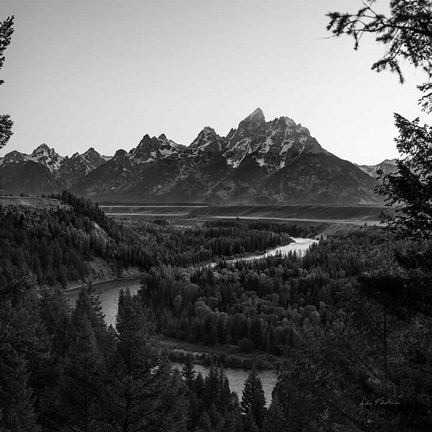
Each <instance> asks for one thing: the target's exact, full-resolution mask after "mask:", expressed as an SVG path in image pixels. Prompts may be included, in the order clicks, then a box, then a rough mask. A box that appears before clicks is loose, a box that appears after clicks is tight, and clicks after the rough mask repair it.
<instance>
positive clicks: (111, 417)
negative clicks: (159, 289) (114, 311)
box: [100, 290, 187, 432]
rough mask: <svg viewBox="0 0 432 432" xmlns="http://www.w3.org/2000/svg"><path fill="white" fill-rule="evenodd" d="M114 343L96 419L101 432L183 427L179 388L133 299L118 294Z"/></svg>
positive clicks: (138, 301) (176, 429) (177, 381)
mask: <svg viewBox="0 0 432 432" xmlns="http://www.w3.org/2000/svg"><path fill="white" fill-rule="evenodd" d="M116 328H117V333H118V338H117V341H116V344H115V348H114V350H113V352H112V356H111V358H110V359H109V364H108V366H107V372H106V374H105V380H104V390H103V392H102V393H103V403H102V409H101V411H100V419H101V421H103V422H104V424H105V427H104V430H106V431H116V432H118V431H121V432H132V431H133V432H139V431H146V432H153V431H155V432H156V431H160V432H162V431H180V430H182V429H183V428H184V425H185V412H186V408H187V407H186V406H185V401H184V398H183V394H184V391H185V388H184V385H183V384H182V382H181V378H180V376H179V374H178V373H175V372H172V371H171V368H170V364H169V362H168V359H167V357H166V355H165V354H164V353H163V351H162V349H161V347H160V345H159V343H158V342H157V340H156V338H155V336H154V334H153V332H152V330H153V329H152V326H151V324H150V323H149V322H148V321H147V320H146V318H145V316H144V313H143V307H142V304H141V302H140V299H139V298H138V297H134V298H133V299H132V297H131V295H130V292H129V290H127V291H126V292H123V291H121V292H120V296H119V309H118V315H117V326H116Z"/></svg>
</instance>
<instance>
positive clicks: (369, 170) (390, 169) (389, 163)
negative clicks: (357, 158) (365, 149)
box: [357, 159, 397, 178]
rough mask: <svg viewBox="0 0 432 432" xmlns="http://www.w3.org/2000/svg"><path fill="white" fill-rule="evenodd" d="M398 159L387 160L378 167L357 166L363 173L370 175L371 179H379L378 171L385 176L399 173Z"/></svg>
mask: <svg viewBox="0 0 432 432" xmlns="http://www.w3.org/2000/svg"><path fill="white" fill-rule="evenodd" d="M396 161H397V159H385V160H384V161H382V162H381V163H379V164H377V165H357V166H358V167H359V168H360V169H361V170H362V171H363V172H365V173H366V174H369V175H370V176H371V177H374V178H375V177H377V175H378V171H382V172H383V173H384V174H393V173H395V172H396V171H397V165H396Z"/></svg>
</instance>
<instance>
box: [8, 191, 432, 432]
mask: <svg viewBox="0 0 432 432" xmlns="http://www.w3.org/2000/svg"><path fill="white" fill-rule="evenodd" d="M59 198H60V201H59V205H58V206H57V207H51V208H46V209H41V208H33V207H29V206H21V207H16V206H3V207H0V214H1V223H0V227H1V231H0V235H1V244H2V246H3V247H2V250H1V260H0V278H1V290H0V295H1V300H2V308H1V310H0V329H1V331H0V334H1V338H2V339H1V344H0V350H1V356H0V362H1V365H0V388H1V392H0V409H1V417H0V418H1V420H0V422H1V423H0V424H1V425H2V428H3V429H2V430H4V431H11V432H15V431H37V430H40V431H67V430H71V431H111V430H112V431H140V430H143V431H144V430H145V431H152V430H154V431H170V430H173V431H176V430H178V431H222V430H231V431H239V432H242V431H254V430H258V431H260V430H262V431H266V432H270V431H276V432H277V431H286V430H290V431H291V430H294V431H297V430H298V431H303V430H317V431H318V430H346V431H351V430H352V431H357V430H364V431H372V430H388V431H398V430H400V431H405V430H419V431H421V430H422V431H423V430H424V431H426V430H430V426H431V412H432V411H431V401H432V373H431V371H432V369H431V366H432V355H431V350H430V346H431V343H432V320H431V315H432V306H431V305H432V302H431V300H430V298H429V297H428V295H427V293H428V291H427V290H426V289H419V288H418V287H421V286H426V284H427V282H428V281H429V280H430V279H428V275H427V274H426V273H425V272H424V265H423V267H421V266H420V267H419V268H417V269H416V270H415V275H416V278H414V279H413V278H412V277H411V276H413V270H412V265H411V267H410V269H407V268H406V266H405V267H404V265H403V263H404V259H401V258H400V257H402V258H403V257H405V260H406V259H407V257H408V256H410V247H411V246H410V242H409V241H407V240H396V239H394V238H393V237H392V236H391V235H390V234H389V233H388V232H385V231H384V230H382V229H380V228H367V227H357V228H353V229H352V230H345V231H343V232H340V233H338V234H334V235H332V236H328V237H326V238H321V240H320V241H319V242H318V243H317V244H316V245H314V246H312V247H311V248H310V249H309V250H308V252H307V253H306V254H305V255H304V256H298V255H296V254H290V255H288V256H286V257H282V256H275V257H269V258H266V259H261V260H257V261H249V262H246V261H237V262H234V263H228V262H227V261H226V260H225V259H220V258H227V257H231V256H232V254H234V253H236V252H238V253H245V252H252V251H256V250H262V249H261V248H262V247H264V248H265V247H272V246H274V245H275V244H277V243H278V242H282V243H284V242H285V243H286V242H289V241H290V235H293V233H292V232H290V227H288V226H285V225H277V224H270V223H255V224H251V225H247V224H243V223H241V221H240V222H238V221H235V222H230V223H224V222H218V223H208V224H204V225H203V226H202V227H197V228H192V229H189V228H184V227H180V228H179V227H175V226H172V225H169V224H166V223H162V222H160V221H159V222H158V223H151V222H142V221H141V222H139V223H138V225H137V224H133V225H131V226H129V225H127V226H126V225H125V224H123V225H122V223H118V222H116V221H115V220H112V219H109V218H107V217H106V216H105V215H104V214H103V212H102V211H101V210H100V209H99V208H98V207H97V205H95V204H92V203H90V202H89V201H86V200H83V199H81V198H76V197H74V196H72V195H70V194H69V193H64V194H63V195H62V196H60V197H59ZM295 234H296V235H298V233H297V232H296V233H295ZM225 237H226V238H233V239H238V242H239V244H240V245H241V247H240V249H238V250H236V251H234V250H231V251H227V252H226V251H225V249H224V246H223V245H224V244H225ZM214 239H219V241H220V243H219V246H217V247H216V246H214V245H216V244H217V242H216V241H215V240H214ZM177 241H178V242H179V243H178V244H176V242H177ZM209 245H211V246H209ZM257 245H258V246H257ZM264 245H265V246H264ZM201 246H202V247H203V248H202V251H201V253H202V254H201V255H199V253H200V250H199V247H201ZM218 248H219V249H218ZM395 248H396V249H397V250H398V251H400V257H399V258H400V259H396V258H397V257H396V258H395V255H394V254H393V250H394V249H395ZM424 248H425V251H426V252H427V250H428V246H427V244H425V245H424ZM185 250H186V251H188V252H187V253H189V255H187V256H188V257H189V258H188V259H185V257H186V255H185ZM182 251H183V253H182ZM191 251H192V252H191ZM215 251H218V252H215ZM222 251H224V253H222ZM426 252H425V253H426ZM419 253H421V251H420V252H419ZM95 257H99V258H101V259H103V260H106V262H107V263H109V265H110V266H113V267H115V268H117V269H118V270H119V271H120V270H121V269H122V268H123V267H124V266H127V265H130V264H133V265H136V266H139V267H140V268H141V270H142V272H143V278H142V287H141V290H140V291H139V293H138V294H137V295H136V296H134V297H132V296H131V295H130V294H129V292H121V293H120V297H119V309H118V317H117V323H116V328H115V329H114V328H112V327H107V325H106V324H105V322H104V318H103V314H102V312H101V306H100V302H99V300H98V297H97V296H96V295H95V294H94V290H93V288H92V287H91V285H89V286H88V287H84V288H83V289H82V290H81V292H80V295H79V298H78V301H77V304H76V307H75V308H74V309H72V310H71V308H70V306H69V305H68V303H67V301H66V299H65V297H64V296H63V294H62V291H63V286H64V285H65V284H66V282H67V281H72V280H77V279H80V278H82V277H83V276H85V275H86V274H87V272H88V267H87V263H88V261H90V260H92V259H94V258H95ZM192 257H193V258H192ZM200 257H201V258H200ZM218 258H219V259H218ZM140 259H142V261H140ZM200 259H201V261H200ZM210 259H215V260H216V261H217V262H216V263H215V265H214V266H213V267H211V266H209V265H208V264H206V263H208V261H209V260H210ZM419 262H421V260H420V261H419ZM411 264H412V263H411ZM422 269H423V270H422ZM412 280H414V281H416V282H415V286H416V287H417V290H416V289H414V288H415V287H414V285H413V283H411V285H409V283H408V282H407V281H412ZM422 284H423V285H422ZM407 290H411V291H409V293H408V294H407ZM159 334H163V335H166V336H170V337H174V338H177V339H179V340H185V341H188V342H190V343H194V344H200V345H206V346H212V347H214V348H215V349H216V350H217V349H218V347H223V346H232V345H236V346H238V347H239V349H240V350H241V351H243V352H248V353H251V354H252V355H253V354H254V353H266V354H267V355H269V356H270V357H269V358H272V359H277V360H278V361H277V364H278V365H279V373H278V381H277V384H276V387H275V389H274V391H273V397H272V401H267V402H268V404H267V405H266V403H265V401H264V397H263V391H262V385H261V382H260V380H259V377H258V375H257V374H256V370H255V368H253V369H252V371H251V373H250V376H249V378H248V380H247V382H246V385H245V389H244V392H243V397H242V398H241V400H239V398H238V397H237V395H236V394H234V393H232V392H231V390H230V388H229V383H228V381H227V379H226V377H225V375H224V371H223V364H226V365H230V363H229V359H227V358H224V357H223V356H218V357H216V358H215V359H214V362H215V363H214V365H213V366H212V367H211V368H210V372H209V374H208V375H207V376H205V377H203V376H202V375H201V374H197V373H196V372H195V371H194V370H193V366H192V360H193V358H192V357H186V359H185V360H186V364H185V367H184V369H183V370H182V371H181V372H177V371H176V370H171V367H170V363H169V358H168V354H169V353H168V352H166V350H165V349H163V347H162V346H161V344H160V342H159V336H158V335H159ZM231 366H232V364H231ZM237 366H242V364H238V365H237ZM255 366H257V367H262V366H263V365H262V364H259V362H258V361H257V362H256V364H255Z"/></svg>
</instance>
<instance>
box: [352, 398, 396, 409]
mask: <svg viewBox="0 0 432 432" xmlns="http://www.w3.org/2000/svg"><path fill="white" fill-rule="evenodd" d="M378 405H400V402H399V401H397V400H395V399H390V398H388V399H385V398H384V397H380V398H377V399H365V398H363V399H362V401H361V402H360V406H369V407H371V406H378Z"/></svg>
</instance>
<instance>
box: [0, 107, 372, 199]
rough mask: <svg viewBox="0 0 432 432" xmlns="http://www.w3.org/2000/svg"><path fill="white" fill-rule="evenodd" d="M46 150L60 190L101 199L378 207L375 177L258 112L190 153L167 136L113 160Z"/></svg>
mask: <svg viewBox="0 0 432 432" xmlns="http://www.w3.org/2000/svg"><path fill="white" fill-rule="evenodd" d="M40 147H42V146H40ZM40 147H39V148H38V149H39V151H38V152H36V150H35V152H36V153H35V152H33V153H34V154H35V155H36V156H37V155H39V154H41V155H42V156H43V157H42V156H37V158H36V156H34V155H33V154H32V155H33V156H32V158H33V159H31V162H33V163H39V164H41V165H43V166H44V167H45V168H46V169H47V170H48V172H49V173H50V174H51V175H52V177H53V181H54V182H57V183H58V186H59V187H66V188H69V189H71V191H72V192H74V193H76V194H79V195H83V196H87V197H90V198H92V199H97V200H105V201H109V200H116V201H122V200H123V201H137V202H143V203H154V202H166V203H169V202H185V203H186V202H189V203H193V202H208V203H210V204H226V205H229V204H250V205H255V204H290V203H292V204H299V203H302V204H303V203H304V204H305V203H309V204H366V203H376V202H379V198H378V197H377V196H376V195H375V194H374V192H373V189H374V187H375V185H376V181H375V180H374V179H373V178H372V177H371V176H370V175H368V174H366V173H364V172H363V171H361V170H360V169H359V168H358V167H356V166H355V165H354V164H352V163H350V162H348V161H343V160H341V159H339V158H338V157H336V156H334V155H333V154H331V153H329V152H328V151H327V150H325V149H323V148H322V147H321V145H320V144H319V143H318V141H317V140H316V139H315V138H314V137H312V136H311V134H310V132H309V130H308V129H307V128H305V127H304V126H302V125H301V124H297V123H295V122H294V121H293V120H292V119H290V118H288V117H280V118H276V119H274V120H272V121H269V122H267V121H266V120H265V117H264V114H263V112H262V110H261V109H259V108H258V109H256V110H255V111H254V112H253V113H252V114H250V115H249V116H247V117H246V118H245V119H244V120H242V121H241V122H240V123H239V125H238V127H237V128H235V129H231V131H230V132H229V133H228V135H227V136H226V137H222V136H219V135H218V134H217V133H216V132H215V131H214V129H212V128H211V127H205V128H204V129H203V130H202V131H201V132H200V133H199V134H198V136H197V138H196V139H195V140H194V141H193V142H192V143H191V145H190V146H189V147H186V146H183V145H181V144H177V143H175V142H174V141H172V140H170V139H168V138H167V137H166V136H165V135H160V136H159V137H150V136H149V135H145V136H144V137H143V138H142V140H141V141H140V142H139V144H138V145H137V146H136V147H135V148H133V149H131V150H130V151H129V152H127V151H125V150H118V151H117V152H116V153H115V155H114V156H113V157H112V158H104V157H102V156H100V155H99V154H98V153H97V152H96V151H95V150H94V149H89V150H88V151H87V152H86V153H84V154H83V155H78V154H76V155H74V156H72V157H71V158H68V157H65V158H62V157H61V156H59V155H57V153H55V151H54V150H53V149H49V148H48V147H46V148H45V147H43V148H40ZM84 155H86V156H85V157H84ZM28 157H29V156H28V155H22V154H19V153H18V152H11V153H9V154H7V155H6V156H5V157H4V158H2V159H0V176H1V175H2V169H4V168H5V167H6V166H8V167H10V166H11V165H14V164H15V165H20V164H22V163H23V161H27V162H28V161H29V159H28ZM26 158H27V159H26ZM35 158H36V159H37V161H39V162H37V161H35ZM81 162H82V163H81ZM9 169H10V168H9ZM66 179H67V180H68V182H67V180H66ZM36 183H37V182H36ZM3 189H4V191H5V192H7V188H4V187H3ZM42 192H44V191H40V193H42Z"/></svg>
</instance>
